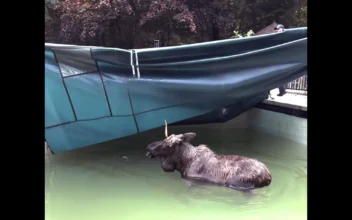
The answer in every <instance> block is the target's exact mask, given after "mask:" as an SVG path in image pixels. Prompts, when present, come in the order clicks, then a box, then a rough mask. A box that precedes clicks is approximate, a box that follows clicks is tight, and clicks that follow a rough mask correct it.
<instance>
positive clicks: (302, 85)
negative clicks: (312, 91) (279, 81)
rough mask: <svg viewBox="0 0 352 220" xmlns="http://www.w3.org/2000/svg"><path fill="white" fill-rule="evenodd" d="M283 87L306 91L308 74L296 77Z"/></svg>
mask: <svg viewBox="0 0 352 220" xmlns="http://www.w3.org/2000/svg"><path fill="white" fill-rule="evenodd" d="M284 87H285V89H292V90H300V91H307V89H308V76H307V75H304V76H302V77H299V78H298V79H295V80H293V81H291V82H289V83H287V84H286V85H285V86H284Z"/></svg>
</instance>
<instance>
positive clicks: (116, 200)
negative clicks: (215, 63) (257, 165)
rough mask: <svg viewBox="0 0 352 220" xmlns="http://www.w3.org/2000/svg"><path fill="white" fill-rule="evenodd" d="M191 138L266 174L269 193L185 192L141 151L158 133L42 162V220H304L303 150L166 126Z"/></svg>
mask: <svg viewBox="0 0 352 220" xmlns="http://www.w3.org/2000/svg"><path fill="white" fill-rule="evenodd" d="M190 131H192V132H196V133H197V136H196V137H195V138H194V140H193V142H192V143H194V144H195V145H197V144H208V145H209V146H210V147H211V148H212V149H213V150H214V151H215V152H217V153H220V154H236V155H243V156H248V157H254V158H257V159H259V160H260V161H262V162H264V163H265V164H266V165H267V166H268V168H269V170H270V171H271V173H272V178H273V180H272V184H271V185H270V186H269V187H266V188H262V189H258V190H254V191H253V192H252V193H251V194H248V193H243V192H238V191H235V190H231V189H228V188H225V187H218V186H207V185H201V186H189V183H188V182H187V181H185V180H183V179H181V178H180V174H179V173H178V172H174V173H165V172H163V171H162V170H161V167H160V162H159V161H158V160H157V159H154V160H151V159H149V158H146V157H145V148H146V145H147V144H148V143H150V142H152V141H156V140H159V139H162V138H163V135H164V132H163V129H162V128H160V129H155V130H152V131H148V132H145V133H143V134H139V135H134V136H130V137H127V138H123V139H120V140H114V141H110V142H106V143H103V144H99V145H95V146H91V147H86V148H82V149H78V150H75V151H71V152H65V153H62V154H57V155H47V154H46V155H45V218H46V220H137V219H141V220H143V219H152V220H157V219H166V220H198V219H199V220H207V219H212V220H214V219H216V220H227V219H229V220H230V219H231V220H233V219H236V220H240V219H251V220H255V219H263V220H266V219H268V220H269V219H270V220H273V219H285V220H287V219H295V220H301V219H307V217H306V216H307V146H306V145H301V144H298V143H295V142H293V141H290V140H286V139H282V138H278V137H275V136H271V135H268V134H265V133H261V132H258V131H253V130H246V129H209V128H197V129H194V128H193V129H187V128H176V127H170V128H169V134H171V133H181V132H182V133H183V132H190Z"/></svg>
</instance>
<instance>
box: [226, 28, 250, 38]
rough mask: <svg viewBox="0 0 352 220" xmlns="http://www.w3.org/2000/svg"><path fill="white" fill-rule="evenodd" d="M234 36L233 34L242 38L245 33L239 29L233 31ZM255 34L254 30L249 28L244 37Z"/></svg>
mask: <svg viewBox="0 0 352 220" xmlns="http://www.w3.org/2000/svg"><path fill="white" fill-rule="evenodd" d="M233 33H234V36H232V37H231V38H242V37H243V35H242V34H240V33H239V31H233ZM252 35H254V31H253V30H249V31H248V32H247V33H246V34H244V37H250V36H252Z"/></svg>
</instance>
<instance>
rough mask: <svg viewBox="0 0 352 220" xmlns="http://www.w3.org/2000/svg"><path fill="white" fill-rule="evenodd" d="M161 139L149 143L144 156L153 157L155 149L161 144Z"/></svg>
mask: <svg viewBox="0 0 352 220" xmlns="http://www.w3.org/2000/svg"><path fill="white" fill-rule="evenodd" d="M162 143H163V141H157V142H154V143H151V144H149V145H148V146H147V153H146V155H145V156H146V157H149V158H153V157H155V156H156V155H155V150H156V149H157V148H158V147H160V146H161V145H162Z"/></svg>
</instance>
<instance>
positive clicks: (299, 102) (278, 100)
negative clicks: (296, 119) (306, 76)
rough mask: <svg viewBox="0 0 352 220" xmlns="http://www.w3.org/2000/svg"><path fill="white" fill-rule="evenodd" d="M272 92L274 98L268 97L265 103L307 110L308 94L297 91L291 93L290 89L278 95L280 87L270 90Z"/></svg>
mask: <svg viewBox="0 0 352 220" xmlns="http://www.w3.org/2000/svg"><path fill="white" fill-rule="evenodd" d="M270 93H271V97H273V98H274V99H271V98H270V97H269V98H268V99H266V100H264V102H263V103H265V104H269V105H276V106H282V107H287V108H292V109H299V110H303V111H307V97H308V95H304V94H297V93H296V94H295V93H291V92H290V91H287V93H286V94H285V95H283V96H277V94H279V89H273V90H271V91H270Z"/></svg>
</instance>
